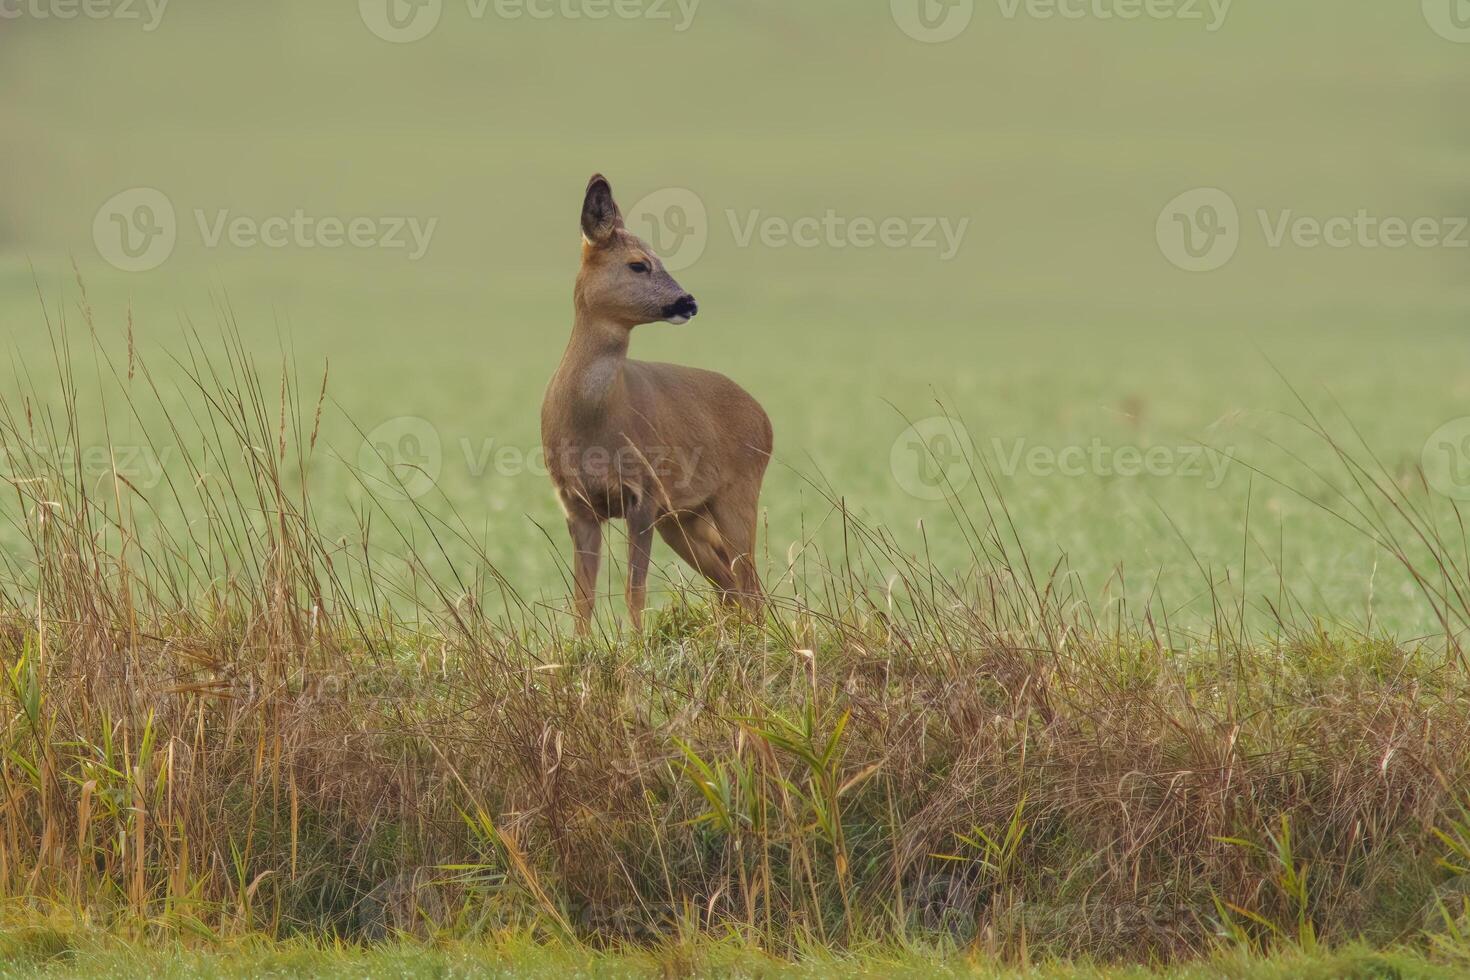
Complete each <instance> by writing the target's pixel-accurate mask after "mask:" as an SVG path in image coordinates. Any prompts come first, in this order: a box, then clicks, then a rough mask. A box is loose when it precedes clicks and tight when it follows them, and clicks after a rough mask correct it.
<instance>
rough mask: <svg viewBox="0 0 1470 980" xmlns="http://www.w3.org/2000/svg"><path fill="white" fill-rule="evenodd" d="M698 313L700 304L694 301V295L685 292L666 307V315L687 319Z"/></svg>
mask: <svg viewBox="0 0 1470 980" xmlns="http://www.w3.org/2000/svg"><path fill="white" fill-rule="evenodd" d="M698 313H699V304H698V303H696V302H695V301H694V297H693V296H690V295H689V294H688V293H685V294H684V295H683V296H680V297H679V298H678V299H677V300H675V301H674V302H672V303H670V304H669V305H668V306H666V307H664V316H665V317H684V318H685V319H688V318H690V317H693V316H695V315H696V314H698Z"/></svg>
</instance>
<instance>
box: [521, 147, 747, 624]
mask: <svg viewBox="0 0 1470 980" xmlns="http://www.w3.org/2000/svg"><path fill="white" fill-rule="evenodd" d="M582 237H583V244H582V267H581V271H580V272H579V273H578V274H577V284H576V290H575V294H574V295H575V305H576V315H575V319H574V320H573V323H572V337H571V341H570V342H569V343H568V344H567V349H566V353H565V354H564V355H563V356H562V359H561V364H560V366H558V367H557V369H556V374H555V375H553V376H552V379H551V384H550V386H549V387H548V388H547V391H546V398H545V401H544V402H543V403H542V406H541V438H542V442H543V444H544V446H545V450H546V461H547V468H548V470H549V471H550V473H551V479H552V482H553V483H554V484H555V487H556V494H557V497H558V499H559V500H560V502H561V505H562V509H563V510H565V511H566V515H567V528H568V530H569V531H570V532H571V536H572V550H573V578H574V581H575V595H574V599H575V604H576V614H577V625H578V629H579V631H583V632H585V631H586V630H588V629H589V628H590V624H591V619H592V611H593V604H594V601H595V597H596V588H597V577H598V570H599V567H600V564H601V560H602V525H603V524H605V523H606V522H607V521H609V520H618V519H620V520H624V521H626V522H627V525H628V587H627V596H628V612H629V615H630V617H631V618H632V621H633V626H634V628H635V629H641V628H642V619H643V607H644V603H645V600H646V594H647V579H648V565H649V561H650V560H651V556H652V549H653V535H654V532H655V531H657V532H658V533H659V534H660V536H662V538H663V539H664V541H665V542H667V543H668V545H669V547H670V548H672V549H673V551H674V553H675V554H677V555H678V556H679V557H680V558H682V559H684V561H686V562H687V563H688V564H689V565H690V566H692V567H693V568H694V569H695V570H696V571H698V572H699V573H700V574H701V575H703V576H704V577H705V578H707V579H709V581H710V582H711V583H713V584H714V586H715V588H716V590H717V591H718V592H719V594H720V596H721V597H722V598H723V599H725V600H726V601H729V602H733V603H738V604H739V605H740V606H741V607H742V608H743V609H744V610H745V611H746V612H748V613H752V614H754V613H757V612H758V611H759V610H760V608H761V604H762V594H763V593H762V589H761V583H760V578H759V576H758V575H757V572H756V564H755V537H756V526H757V512H758V507H759V500H760V490H761V480H762V479H763V478H764V476H765V472H766V465H767V463H768V462H769V461H770V457H771V445H772V441H771V422H770V419H769V418H767V417H766V413H765V412H764V411H763V410H762V409H761V407H760V404H759V403H758V402H756V400H755V399H754V398H752V397H751V396H750V395H749V394H747V393H746V392H745V391H744V390H743V389H742V388H741V387H740V386H739V385H737V384H735V382H733V381H731V380H730V379H729V378H726V377H725V376H723V375H720V374H716V373H715V372H713V371H702V370H700V369H698V368H691V367H682V366H680V365H677V364H655V363H648V362H644V361H635V360H631V359H629V357H628V343H629V339H630V335H631V334H632V331H633V328H634V327H637V326H639V325H641V324H645V323H653V322H656V321H666V322H669V323H674V324H682V323H686V322H688V321H689V319H691V318H692V317H693V316H694V315H695V314H696V313H698V311H699V307H698V305H697V304H696V303H695V301H694V297H693V296H691V295H689V293H688V292H686V291H685V290H684V288H683V287H682V286H680V285H679V284H678V283H677V282H675V281H674V278H673V276H671V275H669V273H668V271H667V270H666V269H665V268H664V265H663V263H662V262H661V261H660V260H659V257H658V256H657V255H655V254H654V252H653V250H652V249H651V248H650V247H649V246H648V244H647V243H646V242H644V241H643V240H642V239H640V238H638V237H637V236H636V235H634V234H633V233H632V232H630V231H629V230H628V229H627V228H626V227H624V225H623V216H622V213H621V212H620V211H619V210H618V206H617V203H616V202H615V201H614V200H613V195H612V188H611V186H610V185H609V184H608V182H607V180H606V178H604V177H603V176H602V175H601V174H598V175H595V176H593V178H592V179H591V181H590V182H589V183H588V185H587V193H586V197H585V199H584V201H583V205H582Z"/></svg>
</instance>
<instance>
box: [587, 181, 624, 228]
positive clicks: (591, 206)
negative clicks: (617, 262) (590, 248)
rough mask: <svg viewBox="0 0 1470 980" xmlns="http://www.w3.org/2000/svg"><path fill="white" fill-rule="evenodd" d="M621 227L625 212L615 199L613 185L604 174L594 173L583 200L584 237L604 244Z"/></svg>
mask: <svg viewBox="0 0 1470 980" xmlns="http://www.w3.org/2000/svg"><path fill="white" fill-rule="evenodd" d="M621 227H623V212H621V211H619V210H618V202H617V201H614V200H613V194H612V185H611V184H609V183H608V182H607V178H606V177H604V176H602V174H593V175H592V179H591V180H589V181H588V182H587V197H586V199H585V200H584V201H583V202H582V237H583V238H585V239H587V241H589V242H591V243H592V244H593V245H604V244H606V243H607V241H608V240H609V239H610V238H612V236H613V232H615V231H617V230H618V229H619V228H621Z"/></svg>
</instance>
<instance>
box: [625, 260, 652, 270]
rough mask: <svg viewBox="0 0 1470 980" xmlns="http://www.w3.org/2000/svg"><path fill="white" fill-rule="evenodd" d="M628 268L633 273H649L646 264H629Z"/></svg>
mask: <svg viewBox="0 0 1470 980" xmlns="http://www.w3.org/2000/svg"><path fill="white" fill-rule="evenodd" d="M628 268H630V269H632V270H633V271H634V272H647V271H649V266H648V263H647V262H629V263H628Z"/></svg>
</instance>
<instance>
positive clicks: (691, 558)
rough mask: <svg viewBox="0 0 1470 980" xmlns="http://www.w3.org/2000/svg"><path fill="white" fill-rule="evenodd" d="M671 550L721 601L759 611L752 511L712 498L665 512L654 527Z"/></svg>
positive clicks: (758, 580)
mask: <svg viewBox="0 0 1470 980" xmlns="http://www.w3.org/2000/svg"><path fill="white" fill-rule="evenodd" d="M658 529H659V533H660V534H662V535H663V539H664V541H666V542H667V543H668V545H669V547H670V548H672V549H674V552H675V553H676V554H678V555H679V557H680V558H683V559H684V560H685V561H686V562H688V563H689V564H690V565H691V566H692V567H693V568H694V570H695V571H697V572H699V573H700V574H701V575H703V576H704V577H705V578H707V579H709V580H710V582H711V584H713V585H714V587H715V589H716V590H717V591H718V593H719V596H720V599H721V600H722V601H723V602H726V603H729V604H732V605H739V606H740V607H741V608H742V609H744V610H745V611H746V612H747V613H749V614H751V615H758V614H759V612H760V609H761V597H762V595H763V594H764V593H763V591H762V589H761V583H760V577H759V575H758V574H757V573H756V567H755V514H754V509H753V508H752V509H751V512H750V513H749V514H746V513H744V511H743V510H737V509H736V508H733V507H731V506H729V505H726V504H721V503H718V502H714V501H711V502H710V503H707V504H705V505H704V506H702V507H699V508H698V509H696V510H687V511H678V512H675V513H671V514H668V515H666V516H665V517H664V519H663V520H662V521H660V522H659V525H658Z"/></svg>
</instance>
